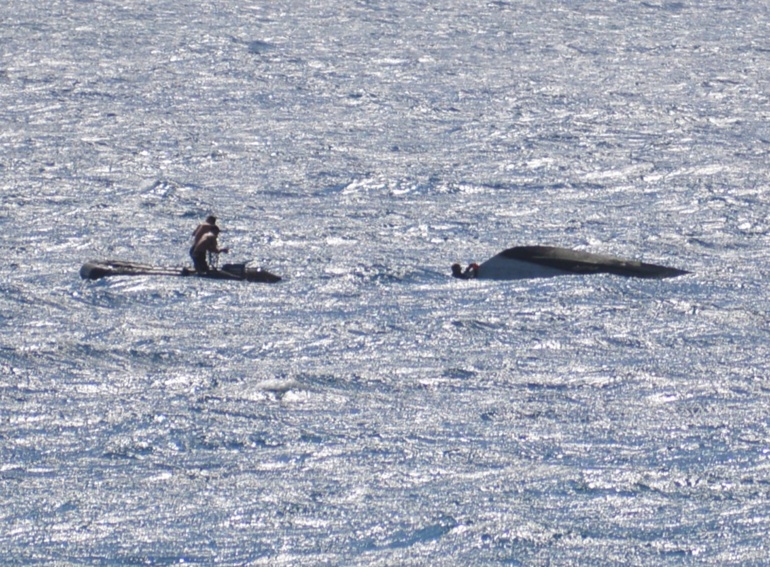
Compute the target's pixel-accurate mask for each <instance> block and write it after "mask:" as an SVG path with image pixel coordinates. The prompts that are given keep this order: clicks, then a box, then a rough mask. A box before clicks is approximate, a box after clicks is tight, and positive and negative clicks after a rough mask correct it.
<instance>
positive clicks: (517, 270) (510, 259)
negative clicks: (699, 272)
mask: <svg viewBox="0 0 770 567" xmlns="http://www.w3.org/2000/svg"><path fill="white" fill-rule="evenodd" d="M689 273H690V272H687V271H685V270H680V269H678V268H669V267H668V266H659V265H657V264H647V263H644V262H639V261H637V260H627V259H624V258H617V257H615V256H605V255H604V254H593V253H591V252H582V251H579V250H570V249H568V248H557V247H554V246H516V247H513V248H508V249H507V250H503V251H502V252H500V253H499V254H497V255H495V256H492V257H491V258H490V259H489V260H487V261H485V262H483V263H482V264H481V265H479V264H471V265H470V266H468V267H467V268H466V269H465V271H463V270H462V268H461V267H460V265H459V264H454V265H453V266H452V275H453V276H454V277H456V278H460V279H472V278H479V279H488V280H520V279H525V278H547V277H553V276H563V275H570V274H571V275H580V274H583V275H585V274H615V275H618V276H625V277H636V278H650V279H663V278H673V277H676V276H683V275H685V274H689Z"/></svg>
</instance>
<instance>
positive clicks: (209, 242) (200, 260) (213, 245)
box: [190, 225, 230, 274]
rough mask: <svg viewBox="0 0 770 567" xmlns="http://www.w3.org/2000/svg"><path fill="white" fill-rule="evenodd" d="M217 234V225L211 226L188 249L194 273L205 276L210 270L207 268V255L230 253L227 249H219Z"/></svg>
mask: <svg viewBox="0 0 770 567" xmlns="http://www.w3.org/2000/svg"><path fill="white" fill-rule="evenodd" d="M219 232H220V231H219V227H218V226H217V225H211V228H209V229H208V230H206V231H204V232H203V233H202V236H200V238H198V240H197V241H196V242H195V244H193V247H192V248H190V257H191V258H192V261H193V266H194V267H195V271H196V272H198V273H199V274H205V273H207V272H209V270H210V269H211V268H209V264H208V261H207V259H206V255H207V254H208V253H212V254H219V253H222V254H227V253H228V252H230V250H229V249H228V248H219V243H218V242H217V236H219Z"/></svg>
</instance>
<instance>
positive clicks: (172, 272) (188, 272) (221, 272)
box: [80, 260, 281, 283]
mask: <svg viewBox="0 0 770 567" xmlns="http://www.w3.org/2000/svg"><path fill="white" fill-rule="evenodd" d="M111 276H177V277H192V278H204V279H210V280H235V281H244V282H252V283H276V282H279V281H281V277H280V276H276V275H275V274H271V273H270V272H268V271H266V270H263V269H262V268H252V267H249V266H247V265H246V264H224V265H223V266H222V267H221V268H212V269H211V270H209V271H208V272H196V271H195V270H193V269H190V268H186V267H184V268H163V267H158V266H150V265H147V264H137V263H135V262H123V261H121V260H90V261H88V262H86V263H85V264H83V266H82V267H81V268H80V277H81V278H83V279H84V280H98V279H101V278H106V277H111Z"/></svg>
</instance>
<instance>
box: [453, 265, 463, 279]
mask: <svg viewBox="0 0 770 567" xmlns="http://www.w3.org/2000/svg"><path fill="white" fill-rule="evenodd" d="M452 275H453V276H454V277H456V278H461V277H463V267H462V266H461V265H460V264H452Z"/></svg>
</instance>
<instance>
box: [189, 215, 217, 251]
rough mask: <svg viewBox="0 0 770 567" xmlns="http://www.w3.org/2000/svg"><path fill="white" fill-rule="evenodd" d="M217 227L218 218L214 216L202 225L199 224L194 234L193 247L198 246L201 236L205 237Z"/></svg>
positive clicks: (207, 218) (209, 217) (208, 217)
mask: <svg viewBox="0 0 770 567" xmlns="http://www.w3.org/2000/svg"><path fill="white" fill-rule="evenodd" d="M216 225H217V217H215V216H214V215H209V216H207V217H206V220H205V221H203V222H202V223H201V224H199V225H198V226H197V227H196V228H195V230H194V231H193V233H192V236H193V246H195V244H197V242H198V240H199V239H200V237H201V236H203V235H204V234H206V233H207V232H210V231H211V227H212V226H216Z"/></svg>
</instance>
